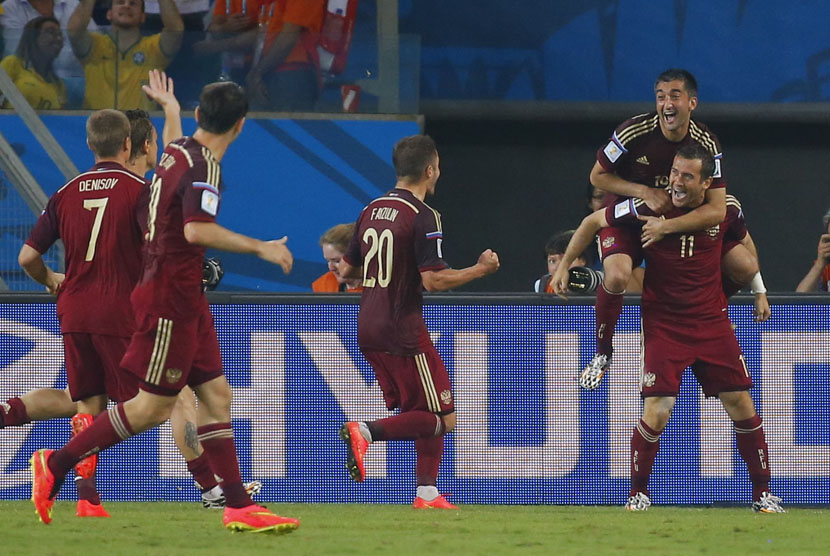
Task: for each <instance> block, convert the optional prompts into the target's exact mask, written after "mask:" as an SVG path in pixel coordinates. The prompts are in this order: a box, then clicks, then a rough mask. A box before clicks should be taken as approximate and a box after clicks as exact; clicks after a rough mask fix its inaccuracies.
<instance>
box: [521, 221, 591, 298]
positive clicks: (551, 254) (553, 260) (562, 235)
mask: <svg viewBox="0 0 830 556" xmlns="http://www.w3.org/2000/svg"><path fill="white" fill-rule="evenodd" d="M573 235H574V231H573V230H566V231H564V232H559V233H557V234H554V235H553V236H552V237H551V238H550V239H549V240H548V242H547V243H546V244H545V256H546V258H547V264H548V273H547V274H545V275H544V276H542V277H541V278H539V279H538V280H536V283H534V284H533V291H535V292H537V293H554V292H553V286H552V285H551V283H550V281H551V278H553V275H554V274H556V269H557V268H558V267H559V261H560V260H562V255H564V254H565V250H566V249H567V248H568V242H569V241H571V236H573ZM590 250H591V248H590V247H589V248H588V249H586V250H585V252H584V253H583V254H582V255H580V256H579V257H577V258H576V259H574V262H573V264H572V265H571V268H573V267H575V266H586V265H587V262H588V261H589V260H590V257H591V253H590Z"/></svg>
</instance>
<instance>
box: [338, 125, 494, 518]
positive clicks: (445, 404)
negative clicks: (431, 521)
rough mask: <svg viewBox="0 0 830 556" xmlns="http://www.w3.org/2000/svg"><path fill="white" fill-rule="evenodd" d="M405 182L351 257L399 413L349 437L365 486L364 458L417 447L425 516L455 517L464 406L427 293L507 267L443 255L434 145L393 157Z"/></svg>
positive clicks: (377, 362) (348, 428)
mask: <svg viewBox="0 0 830 556" xmlns="http://www.w3.org/2000/svg"><path fill="white" fill-rule="evenodd" d="M392 161H393V163H394V166H395V173H396V175H397V183H396V184H395V188H394V189H392V190H391V191H389V192H388V193H387V194H386V195H384V196H383V197H380V198H378V199H375V200H374V201H372V202H371V203H369V205H368V206H367V207H366V208H364V209H363V212H362V213H361V214H360V218H359V219H358V221H357V228H356V229H355V234H354V236H353V237H352V241H351V244H350V245H349V248H348V250H347V251H346V253H345V255H344V256H343V258H342V259H341V261H340V273H341V275H343V276H346V277H349V276H358V275H359V272H360V271H359V269H360V267H361V266H362V267H363V292H362V297H361V299H360V313H359V315H358V318H357V342H358V345H359V346H360V351H361V352H362V353H363V355H364V356H365V357H366V360H367V361H368V362H369V363H370V364H371V365H372V368H373V369H374V371H375V376H376V377H377V381H378V384H379V385H380V387H381V390H383V396H384V400H385V402H386V407H387V408H388V409H389V410H390V411H391V410H392V409H395V408H400V413H399V414H398V415H395V416H393V417H388V418H386V419H379V420H377V421H370V422H363V421H360V422H358V421H349V422H347V423H345V424H344V425H343V426H342V427H341V429H340V438H341V439H342V440H343V441H344V442H345V443H346V445H347V446H348V448H349V455H348V460H347V463H346V467H347V468H348V469H349V473H350V475H351V477H352V479H354V480H355V481H358V482H359V481H363V479H364V478H365V476H366V475H365V470H364V465H363V457H364V455H365V453H366V450H367V449H368V447H369V444H370V443H372V442H377V441H390V440H414V441H415V452H416V453H417V455H418V459H417V468H416V475H417V489H416V492H415V499H414V501H413V503H412V505H413V506H414V507H415V508H418V509H426V508H440V509H455V506H454V505H452V504H450V503H449V502H448V501H447V500H446V499H445V498H444V497H443V496H441V494H440V493H439V491H438V488H437V486H436V484H437V478H438V467H439V464H440V463H441V456H442V454H443V451H444V435H445V434H446V433H448V432H450V431H451V430H453V428H454V427H455V402H454V400H453V394H452V386H451V384H450V377H449V374H448V373H447V369H446V367H445V366H444V362H443V361H442V360H441V357H440V356H439V355H438V352H437V351H436V349H435V346H434V345H433V344H432V340H430V337H429V332H428V331H427V327H426V324H425V323H424V317H423V291H424V290H427V291H444V290H448V289H452V288H456V287H459V286H462V285H464V284H466V283H467V282H470V281H472V280H475V279H477V278H482V277H484V276H487V275H488V274H492V273H493V272H496V271H497V270H498V268H499V258H498V255H496V253H494V252H493V251H491V250H490V249H487V250H486V251H484V252H483V253H482V254H481V255H480V256H479V258H478V261H477V262H476V264H474V265H473V266H469V267H467V268H462V269H451V268H449V266H448V265H447V263H446V262H445V261H444V258H443V253H442V242H443V231H442V228H441V216H440V215H439V214H438V212H437V211H436V210H434V209H433V208H432V207H430V206H429V205H427V204H426V203H425V202H424V198H425V197H426V195H428V194H429V195H432V194H433V193H434V192H435V184H436V182H437V181H438V176H439V175H440V170H439V167H438V151H437V150H436V148H435V142H434V141H433V140H432V139H431V138H430V137H428V136H424V135H413V136H411V137H405V138H403V139H401V140H400V141H398V143H397V144H396V145H395V149H394V151H393V153H392Z"/></svg>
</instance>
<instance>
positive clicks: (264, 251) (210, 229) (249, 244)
mask: <svg viewBox="0 0 830 556" xmlns="http://www.w3.org/2000/svg"><path fill="white" fill-rule="evenodd" d="M184 237H185V239H186V240H187V241H188V243H194V244H196V245H201V246H203V247H212V248H214V249H220V250H222V251H230V252H231V253H249V254H252V255H256V256H257V257H259V258H260V259H262V260H265V261H268V262H269V263H274V264H276V265H279V266H280V267H282V271H283V272H284V273H285V274H288V273H289V272H291V267H292V266H293V265H294V256H293V255H292V254H291V251H289V250H288V247H287V246H286V243H287V242H288V237H283V238H281V239H274V240H271V241H260V240H258V239H254V238H252V237H248V236H246V235H243V234H238V233H236V232H234V231H231V230H229V229H227V228H224V227H222V226H220V225H219V224H217V223H215V222H188V223H187V224H185V225H184Z"/></svg>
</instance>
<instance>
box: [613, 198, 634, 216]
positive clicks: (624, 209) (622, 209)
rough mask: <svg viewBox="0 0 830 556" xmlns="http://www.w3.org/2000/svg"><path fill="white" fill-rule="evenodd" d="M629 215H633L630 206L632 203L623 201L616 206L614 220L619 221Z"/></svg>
mask: <svg viewBox="0 0 830 556" xmlns="http://www.w3.org/2000/svg"><path fill="white" fill-rule="evenodd" d="M628 214H631V206H630V203H629V202H628V201H623V202H622V203H617V204H616V205H615V206H614V218H617V219H619V218H622V217H623V216H626V215H628Z"/></svg>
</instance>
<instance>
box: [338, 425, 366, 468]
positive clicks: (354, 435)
mask: <svg viewBox="0 0 830 556" xmlns="http://www.w3.org/2000/svg"><path fill="white" fill-rule="evenodd" d="M340 439H341V440H342V441H343V442H345V443H346V445H347V446H348V447H349V459H348V460H346V468H347V469H348V470H349V475H350V476H351V477H352V479H354V480H355V481H357V482H358V483H360V482H363V479H365V478H366V469H365V467H364V466H363V457H364V456H365V455H366V450H368V449H369V442H368V441H367V440H366V439H365V438H363V435H362V434H361V433H360V424H359V423H358V422H357V421H348V422H347V423H344V424H343V426H342V427H340Z"/></svg>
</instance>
